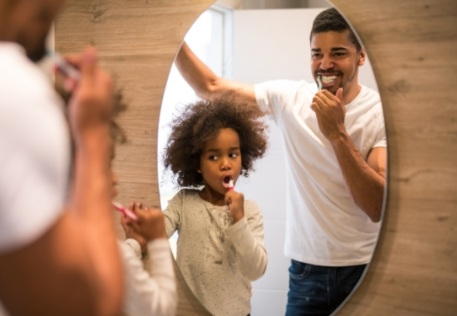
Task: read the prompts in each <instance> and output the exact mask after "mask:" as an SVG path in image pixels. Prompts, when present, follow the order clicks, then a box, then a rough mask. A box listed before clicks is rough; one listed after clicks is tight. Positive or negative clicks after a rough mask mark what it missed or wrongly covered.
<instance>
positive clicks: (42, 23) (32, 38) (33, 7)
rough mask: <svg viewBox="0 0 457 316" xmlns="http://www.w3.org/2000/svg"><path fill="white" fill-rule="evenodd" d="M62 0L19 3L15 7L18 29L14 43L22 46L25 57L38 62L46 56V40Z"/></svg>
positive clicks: (38, 0) (62, 2) (37, 0)
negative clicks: (25, 53)
mask: <svg viewBox="0 0 457 316" xmlns="http://www.w3.org/2000/svg"><path fill="white" fill-rule="evenodd" d="M64 3H65V1H64V0H36V1H21V2H20V4H19V5H18V6H16V19H15V21H17V23H18V25H19V27H18V32H17V34H16V38H15V41H16V42H17V43H19V44H20V45H22V46H23V47H24V48H25V50H26V52H27V56H28V57H29V58H30V59H31V60H33V61H38V60H40V59H41V58H43V57H44V55H45V54H46V39H47V36H48V34H49V31H50V29H51V26H52V23H53V22H54V19H55V17H56V16H57V14H58V13H59V12H60V10H61V8H62V6H63V4H64Z"/></svg>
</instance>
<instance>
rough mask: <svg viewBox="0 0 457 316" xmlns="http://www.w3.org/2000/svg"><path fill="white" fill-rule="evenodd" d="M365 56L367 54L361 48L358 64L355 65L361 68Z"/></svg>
mask: <svg viewBox="0 0 457 316" xmlns="http://www.w3.org/2000/svg"><path fill="white" fill-rule="evenodd" d="M366 56H367V52H366V51H365V48H362V49H361V50H360V54H359V62H358V63H357V65H358V66H363V65H364V64H365V60H366Z"/></svg>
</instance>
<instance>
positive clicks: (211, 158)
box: [208, 155, 219, 161]
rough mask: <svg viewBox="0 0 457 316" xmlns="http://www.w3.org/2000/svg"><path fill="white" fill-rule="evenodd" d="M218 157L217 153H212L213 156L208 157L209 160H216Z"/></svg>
mask: <svg viewBox="0 0 457 316" xmlns="http://www.w3.org/2000/svg"><path fill="white" fill-rule="evenodd" d="M217 158H219V157H218V156H216V155H211V156H209V157H208V160H213V161H215V160H217Z"/></svg>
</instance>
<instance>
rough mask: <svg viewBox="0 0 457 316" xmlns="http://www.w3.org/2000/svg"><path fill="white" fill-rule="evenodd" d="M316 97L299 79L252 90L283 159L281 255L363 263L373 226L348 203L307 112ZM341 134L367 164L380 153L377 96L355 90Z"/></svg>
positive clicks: (372, 244) (314, 260)
mask: <svg viewBox="0 0 457 316" xmlns="http://www.w3.org/2000/svg"><path fill="white" fill-rule="evenodd" d="M316 92H317V88H316V85H315V84H311V83H307V82H305V81H290V80H275V81H268V82H265V83H261V84H257V85H255V94H256V99H257V103H258V104H259V105H260V106H261V108H262V109H264V110H266V111H268V113H269V114H270V116H271V117H272V119H273V120H274V121H275V123H276V124H277V126H278V127H279V129H280V131H281V135H282V136H281V137H282V140H283V144H284V148H285V155H286V173H287V174H286V181H287V183H286V185H287V190H286V192H287V197H286V208H287V210H286V238H285V255H286V256H287V257H289V258H291V259H294V260H297V261H300V262H305V263H309V264H314V265H321V266H349V265H358V264H366V263H368V262H369V261H370V259H371V255H372V254H373V250H374V247H375V244H376V240H377V236H378V233H379V228H380V223H373V222H372V221H371V220H370V219H369V217H368V216H367V215H366V214H365V213H364V212H363V211H362V210H361V209H360V208H359V207H358V206H357V205H356V204H355V203H354V201H353V198H352V196H351V194H350V192H349V190H348V189H347V187H346V185H345V181H344V178H343V174H342V172H341V169H340V167H339V164H338V161H337V159H336V155H335V153H334V151H333V149H332V147H331V145H330V143H329V142H328V140H327V139H326V138H325V137H324V135H323V134H322V133H321V131H320V129H319V126H318V122H317V119H316V115H315V113H314V111H313V110H312V109H311V108H310V105H311V103H312V98H313V96H314V95H315V93H316ZM345 125H346V128H347V131H348V133H349V135H350V137H351V139H352V141H353V142H354V144H355V146H356V148H358V149H359V151H360V153H361V154H362V156H363V157H364V158H365V159H366V158H367V156H368V153H369V152H370V150H371V149H372V148H374V147H386V135H385V128H384V118H383V113H382V106H381V101H380V97H379V94H378V93H377V92H376V91H374V90H372V89H369V88H368V87H365V86H362V89H361V91H360V93H359V95H358V96H357V97H356V98H355V99H354V100H353V101H352V102H351V103H349V104H347V105H346V116H345Z"/></svg>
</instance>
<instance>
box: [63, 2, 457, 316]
mask: <svg viewBox="0 0 457 316" xmlns="http://www.w3.org/2000/svg"><path fill="white" fill-rule="evenodd" d="M212 2H213V1H212V0H174V1H167V0H149V1H144V0H143V1H138V0H129V1H123V0H106V1H101V0H91V1H89V0H71V1H68V5H67V8H66V10H65V12H64V13H63V14H62V16H61V17H60V18H59V20H58V21H57V23H56V48H57V50H59V51H61V52H63V53H66V52H77V51H80V50H81V49H82V48H83V47H84V46H86V45H88V44H93V45H95V46H96V47H97V48H98V50H99V52H100V57H101V60H102V63H103V64H104V66H105V67H106V68H108V69H110V70H111V71H112V72H113V73H114V74H115V76H116V77H117V80H118V83H119V86H120V87H121V88H122V89H123V91H124V97H125V100H126V101H127V103H128V104H129V109H128V111H127V112H126V113H124V114H123V115H122V116H121V118H120V123H121V124H122V125H123V126H124V128H125V129H126V132H127V134H128V137H129V142H128V143H127V144H126V145H122V146H119V147H118V149H117V155H116V159H115V170H116V172H117V174H118V177H119V181H120V185H119V191H120V196H119V200H120V201H121V202H123V203H128V202H129V200H130V199H135V200H142V201H145V203H146V204H148V205H158V204H159V198H158V187H157V176H158V175H157V168H156V161H157V159H156V152H157V151H156V146H157V141H156V140H157V126H158V118H159V113H160V112H159V111H160V105H161V102H162V94H163V91H164V87H165V83H166V80H167V77H168V73H169V70H170V67H171V63H172V61H173V59H174V56H175V54H176V52H177V50H178V47H179V44H180V42H181V40H182V39H183V37H184V35H185V34H186V32H187V30H188V28H189V27H190V26H191V25H192V23H193V22H194V20H195V19H196V18H197V17H198V15H199V14H200V13H202V12H203V11H204V10H205V9H206V8H207V7H208V6H209V5H211V4H212ZM332 3H333V4H334V5H335V6H336V7H337V8H338V9H340V10H341V11H342V13H343V14H344V15H345V16H346V17H347V18H348V19H349V20H350V21H351V23H352V24H353V26H354V27H355V29H356V31H357V32H358V34H359V36H360V37H361V39H362V41H363V43H364V44H365V46H366V49H367V51H368V55H369V57H370V62H371V64H372V66H373V70H374V72H375V76H376V79H377V81H378V87H379V89H380V92H381V97H382V101H383V106H384V112H385V116H386V127H387V134H388V143H389V180H388V189H387V201H386V215H385V218H384V223H383V226H382V231H381V234H380V240H379V244H378V246H377V249H376V252H375V255H374V259H373V262H372V264H371V266H370V269H369V271H368V273H367V275H366V277H365V278H364V280H363V282H362V283H361V285H360V287H359V288H358V290H357V291H356V292H355V294H354V295H353V297H351V298H350V299H349V301H348V302H347V304H345V306H344V307H343V308H342V310H341V311H340V312H338V314H341V315H388V314H391V315H453V314H455V313H456V312H457V299H456V298H457V214H456V212H457V93H456V92H455V90H456V89H455V87H454V86H455V84H456V82H457V58H456V57H455V54H456V53H455V52H456V51H457V2H455V1H454V0H403V1H398V0H385V1H378V0H352V1H344V0H333V1H332ZM179 314H180V315H203V314H204V312H203V311H202V309H201V307H199V305H198V302H195V301H194V298H193V297H192V295H191V293H189V292H188V289H187V288H186V287H185V286H184V285H182V284H181V286H180V309H179Z"/></svg>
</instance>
